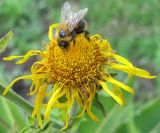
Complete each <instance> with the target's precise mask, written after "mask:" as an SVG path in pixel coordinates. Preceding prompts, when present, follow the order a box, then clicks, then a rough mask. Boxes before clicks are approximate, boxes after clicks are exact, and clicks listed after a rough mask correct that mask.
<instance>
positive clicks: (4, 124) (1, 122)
mask: <svg viewBox="0 0 160 133" xmlns="http://www.w3.org/2000/svg"><path fill="white" fill-rule="evenodd" d="M0 125H1V126H2V127H3V128H4V129H9V128H10V126H9V125H8V124H7V123H6V122H5V121H4V120H3V119H1V118H0Z"/></svg>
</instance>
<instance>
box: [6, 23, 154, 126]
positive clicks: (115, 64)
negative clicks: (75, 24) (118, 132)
mask: <svg viewBox="0 0 160 133" xmlns="http://www.w3.org/2000/svg"><path fill="white" fill-rule="evenodd" d="M53 26H55V25H53ZM49 39H50V42H49V43H48V44H47V45H46V46H45V48H44V51H39V50H31V51H29V52H28V53H26V54H25V55H23V56H10V57H6V58H4V60H13V59H19V61H17V62H16V64H23V63H25V62H26V61H27V60H28V58H30V57H31V56H35V55H36V56H38V57H39V60H38V61H36V62H35V63H34V64H33V65H32V67H31V74H30V75H26V76H21V77H18V78H16V79H14V80H13V81H12V82H11V83H10V84H9V85H8V86H7V88H6V89H5V91H4V92H3V95H5V94H6V93H7V92H8V90H9V89H10V88H11V87H12V86H13V84H15V83H16V82H17V81H19V80H22V79H27V80H31V81H32V83H31V87H30V93H29V95H30V96H33V95H35V96H36V98H35V101H34V110H33V112H32V116H33V117H34V116H36V117H37V119H38V121H39V126H40V127H42V126H43V123H42V121H43V119H42V116H41V113H42V108H44V110H45V112H44V120H46V121H47V120H49V119H50V113H51V110H52V109H54V108H58V109H63V110H65V112H66V121H65V123H66V124H65V126H64V127H63V128H62V129H66V128H67V127H68V121H69V112H70V109H71V107H72V105H73V103H74V102H77V104H78V105H79V107H80V108H81V113H80V114H78V115H77V116H74V118H80V117H82V116H83V114H84V113H87V114H88V115H89V116H90V118H91V119H93V120H94V121H99V119H98V118H97V117H96V115H95V114H93V113H92V111H91V106H92V101H93V99H94V97H95V94H96V93H98V92H99V91H105V92H106V93H107V94H108V95H110V96H111V97H112V98H113V99H114V100H115V101H116V102H117V103H118V104H119V105H120V106H123V105H124V104H125V98H124V96H123V93H122V91H121V90H125V91H127V92H129V93H131V94H135V92H134V89H133V88H131V87H129V86H127V85H125V84H124V83H122V82H120V81H118V80H117V79H115V77H114V76H113V75H112V74H111V73H110V71H111V70H112V71H113V70H114V71H116V73H118V71H122V72H124V73H127V74H128V78H131V77H132V76H139V77H143V78H149V79H153V78H155V77H156V76H151V75H150V73H149V72H147V71H146V70H142V69H140V68H136V67H134V66H133V65H132V63H131V62H129V61H128V60H127V59H125V58H124V57H122V56H120V55H118V54H116V53H115V52H114V51H113V50H112V48H111V46H110V44H109V42H108V41H107V40H106V39H103V38H102V37H101V36H100V35H98V34H96V35H93V36H90V39H88V38H86V37H85V36H84V35H83V34H79V35H77V36H76V38H75V40H74V41H72V42H70V44H69V47H68V48H67V49H63V48H61V47H59V46H58V43H57V40H56V39H54V38H52V35H51V33H50V32H49ZM109 84H111V85H112V87H111V88H109ZM49 86H51V87H52V88H51V91H49V90H50V89H49V88H50V87H49ZM61 98H65V99H66V100H64V101H61V100H60V99H61ZM45 99H48V102H47V103H46V102H44V100H45Z"/></svg>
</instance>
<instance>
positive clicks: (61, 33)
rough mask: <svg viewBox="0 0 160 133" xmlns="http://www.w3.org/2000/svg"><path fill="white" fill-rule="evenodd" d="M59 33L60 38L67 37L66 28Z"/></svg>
mask: <svg viewBox="0 0 160 133" xmlns="http://www.w3.org/2000/svg"><path fill="white" fill-rule="evenodd" d="M58 35H59V37H60V38H64V37H66V32H65V31H64V30H60V31H59V34H58Z"/></svg>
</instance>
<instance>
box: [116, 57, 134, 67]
mask: <svg viewBox="0 0 160 133" xmlns="http://www.w3.org/2000/svg"><path fill="white" fill-rule="evenodd" d="M113 58H115V59H116V60H117V61H119V62H120V63H122V64H125V65H128V66H131V67H132V66H133V65H132V63H131V62H129V61H128V60H127V59H125V58H124V57H122V56H120V55H116V54H113Z"/></svg>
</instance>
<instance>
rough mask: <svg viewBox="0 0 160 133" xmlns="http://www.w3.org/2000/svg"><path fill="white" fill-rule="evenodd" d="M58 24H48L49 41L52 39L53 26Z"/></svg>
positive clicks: (55, 26)
mask: <svg viewBox="0 0 160 133" xmlns="http://www.w3.org/2000/svg"><path fill="white" fill-rule="evenodd" d="M58 26H59V23H57V24H52V25H51V26H49V31H48V36H49V40H50V41H53V40H54V39H53V30H54V29H55V28H57V27H58Z"/></svg>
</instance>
